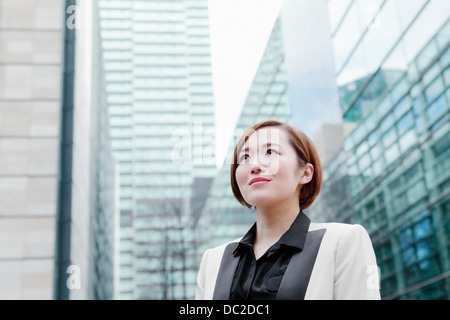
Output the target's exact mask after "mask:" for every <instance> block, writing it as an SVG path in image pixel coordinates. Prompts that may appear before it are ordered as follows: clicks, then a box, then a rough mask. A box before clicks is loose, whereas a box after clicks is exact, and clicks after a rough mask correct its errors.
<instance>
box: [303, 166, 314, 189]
mask: <svg viewBox="0 0 450 320" xmlns="http://www.w3.org/2000/svg"><path fill="white" fill-rule="evenodd" d="M302 171H303V173H301V176H300V183H301V184H307V183H308V182H310V181H311V180H312V178H313V175H314V166H313V165H312V164H311V163H307V164H306V165H305V167H304V168H303V169H302Z"/></svg>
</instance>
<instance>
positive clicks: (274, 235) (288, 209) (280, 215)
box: [254, 203, 300, 258]
mask: <svg viewBox="0 0 450 320" xmlns="http://www.w3.org/2000/svg"><path fill="white" fill-rule="evenodd" d="M299 212H300V207H299V206H298V203H297V204H294V205H292V204H286V205H277V206H275V207H263V208H261V207H257V210H256V238H255V242H254V251H255V256H256V258H259V257H260V256H261V255H262V254H264V252H266V250H267V249H269V248H270V246H272V245H273V244H274V243H275V242H277V241H278V240H279V239H280V237H281V236H282V235H283V234H284V233H285V232H286V231H287V230H288V229H289V228H290V226H291V225H292V223H293V222H294V220H295V218H296V217H297V215H298V213H299Z"/></svg>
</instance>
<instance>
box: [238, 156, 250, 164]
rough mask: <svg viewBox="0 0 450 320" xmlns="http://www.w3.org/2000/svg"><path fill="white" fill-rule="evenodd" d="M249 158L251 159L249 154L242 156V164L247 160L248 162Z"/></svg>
mask: <svg viewBox="0 0 450 320" xmlns="http://www.w3.org/2000/svg"><path fill="white" fill-rule="evenodd" d="M249 157H250V156H249V155H248V154H243V155H242V156H241V158H240V162H243V161H245V160H248V158H249Z"/></svg>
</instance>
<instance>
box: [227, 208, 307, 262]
mask: <svg viewBox="0 0 450 320" xmlns="http://www.w3.org/2000/svg"><path fill="white" fill-rule="evenodd" d="M310 222H311V221H310V219H309V218H308V217H307V216H306V214H305V213H304V212H303V211H301V210H300V212H299V214H298V215H297V217H296V218H295V220H294V222H292V224H291V226H290V227H289V229H288V230H287V231H286V232H285V233H284V234H283V235H282V236H281V238H280V239H279V240H278V241H277V244H278V245H286V246H290V247H294V248H298V249H299V250H302V249H303V246H304V245H305V240H306V235H307V234H308V229H309V224H310ZM255 236H256V222H255V223H254V224H253V225H252V227H251V228H250V229H249V230H248V231H247V233H246V234H245V235H244V236H243V237H242V239H241V241H239V244H238V246H237V247H236V249H235V250H234V252H233V254H234V255H238V254H239V253H240V252H242V251H241V250H243V248H245V247H247V248H248V247H253V242H254V239H255Z"/></svg>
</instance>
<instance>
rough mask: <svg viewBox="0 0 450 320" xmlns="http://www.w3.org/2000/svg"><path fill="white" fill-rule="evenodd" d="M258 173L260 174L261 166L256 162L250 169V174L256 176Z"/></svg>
mask: <svg viewBox="0 0 450 320" xmlns="http://www.w3.org/2000/svg"><path fill="white" fill-rule="evenodd" d="M260 172H261V165H260V164H259V163H258V162H257V163H255V164H253V165H252V166H251V168H250V173H251V174H258V173H260Z"/></svg>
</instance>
